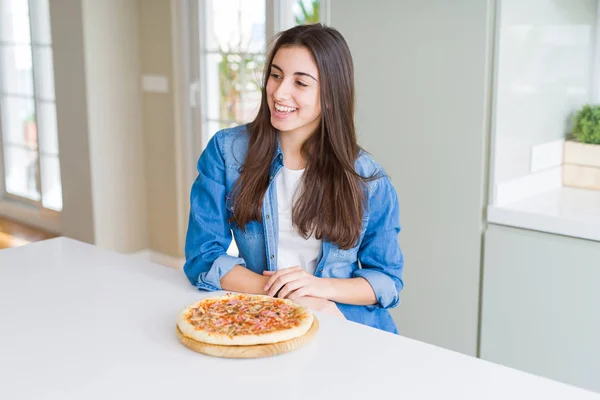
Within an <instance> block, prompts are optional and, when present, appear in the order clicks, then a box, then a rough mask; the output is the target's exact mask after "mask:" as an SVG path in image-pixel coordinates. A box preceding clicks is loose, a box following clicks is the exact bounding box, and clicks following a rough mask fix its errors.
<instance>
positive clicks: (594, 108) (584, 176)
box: [563, 104, 600, 190]
mask: <svg viewBox="0 0 600 400" xmlns="http://www.w3.org/2000/svg"><path fill="white" fill-rule="evenodd" d="M573 122H574V127H573V137H572V138H570V139H569V140H567V141H566V142H565V147H564V152H563V185H564V186H568V187H575V188H582V189H591V190H600V105H591V104H587V105H585V106H584V107H583V108H581V109H580V110H579V111H578V112H577V113H576V114H575V115H574V117H573Z"/></svg>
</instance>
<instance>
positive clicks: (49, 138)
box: [0, 0, 62, 211]
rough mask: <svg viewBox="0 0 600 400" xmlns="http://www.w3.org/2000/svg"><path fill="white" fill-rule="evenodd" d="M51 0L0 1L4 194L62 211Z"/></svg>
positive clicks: (0, 150) (0, 152) (0, 129)
mask: <svg viewBox="0 0 600 400" xmlns="http://www.w3.org/2000/svg"><path fill="white" fill-rule="evenodd" d="M48 2H49V0H29V1H27V0H0V120H1V123H0V143H1V144H2V146H0V161H1V162H0V172H2V175H3V182H2V184H1V185H0V188H1V189H2V191H1V192H0V197H3V198H4V197H8V198H11V199H14V200H20V201H25V202H29V203H33V204H35V205H37V206H38V207H41V208H45V209H52V210H56V211H60V210H61V209H62V188H61V181H60V167H59V158H58V155H59V154H58V136H57V125H56V102H55V98H54V72H53V62H52V39H51V34H50V12H49V4H48Z"/></svg>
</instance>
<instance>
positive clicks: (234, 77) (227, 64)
mask: <svg viewBox="0 0 600 400" xmlns="http://www.w3.org/2000/svg"><path fill="white" fill-rule="evenodd" d="M323 3H324V1H323V0H320V1H319V0H206V1H201V2H200V7H199V13H200V23H199V27H198V28H199V29H198V30H199V37H200V53H199V59H200V60H199V61H200V68H199V72H200V80H199V82H197V85H196V86H195V87H194V88H193V90H196V91H197V93H199V94H200V97H201V99H200V104H201V105H202V107H200V112H201V114H202V117H201V118H200V120H201V121H202V122H201V125H202V132H203V133H204V135H203V136H204V140H202V142H203V146H204V145H205V144H206V143H207V141H208V139H210V137H211V136H212V135H213V134H214V133H215V132H217V131H218V130H219V129H222V128H226V127H229V126H235V125H240V124H243V123H247V122H250V121H251V120H253V119H254V117H255V116H256V113H257V111H258V107H259V105H260V100H261V92H260V88H261V84H262V82H261V81H262V72H263V67H264V62H265V53H266V50H267V45H268V43H269V41H270V39H271V38H272V37H273V34H274V32H278V31H281V30H284V29H287V28H289V27H291V26H294V25H296V24H304V23H315V22H319V21H324V18H323V13H322V12H321V6H322V5H323ZM192 106H193V105H192Z"/></svg>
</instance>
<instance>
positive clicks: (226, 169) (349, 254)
mask: <svg viewBox="0 0 600 400" xmlns="http://www.w3.org/2000/svg"><path fill="white" fill-rule="evenodd" d="M248 144H249V132H248V130H247V127H246V126H245V125H242V126H238V127H234V128H229V129H224V130H221V131H219V132H217V133H216V134H215V135H214V136H213V137H212V139H211V140H210V141H209V143H208V145H207V147H206V149H205V150H204V151H203V153H202V155H201V156H200V159H199V160H198V165H197V167H198V173H199V175H198V177H197V178H196V180H195V182H194V184H193V185H192V189H191V196H190V197H191V199H190V200H191V202H190V216H189V225H188V231H187V236H186V244H185V255H186V262H185V265H184V267H183V269H184V271H185V274H186V276H187V278H188V279H189V281H190V282H191V283H192V285H194V286H196V287H197V288H198V289H201V290H207V291H216V290H222V288H221V284H220V281H221V278H222V277H223V276H224V275H225V274H227V273H228V272H229V271H231V270H232V268H233V267H234V266H235V265H242V266H244V267H246V268H248V269H250V270H252V271H254V272H256V273H257V274H262V272H263V271H265V270H268V271H276V270H277V241H278V236H279V235H278V226H279V224H278V215H277V190H276V188H275V176H276V175H277V173H278V172H279V170H280V168H281V167H282V166H283V153H282V151H281V147H280V146H279V145H278V146H277V152H276V154H274V156H273V158H272V160H271V168H270V177H269V179H270V184H269V187H268V189H267V191H266V193H265V197H264V200H263V206H262V222H259V221H251V222H249V223H248V224H247V225H246V230H245V232H244V231H242V230H241V229H240V228H239V227H238V226H237V225H236V224H235V223H230V222H229V220H230V218H231V217H232V215H233V206H232V203H233V201H232V198H231V191H232V188H233V186H234V184H235V182H236V181H237V179H238V178H239V176H240V171H241V167H242V165H243V163H244V161H245V159H246V154H247V152H248ZM355 168H356V171H357V172H358V173H359V174H361V175H362V176H365V177H367V176H371V175H372V174H373V173H374V172H375V173H379V172H381V173H382V177H381V178H378V179H376V180H373V181H370V182H368V183H367V186H366V187H367V192H368V209H366V210H365V212H364V216H363V221H362V230H361V235H360V240H359V243H358V244H357V245H356V246H355V247H353V248H351V249H348V250H343V249H340V248H339V247H338V246H337V245H336V244H335V243H331V242H328V241H326V240H325V239H324V240H323V241H322V245H321V251H320V254H319V257H318V260H317V268H316V271H315V276H317V277H323V278H357V277H361V278H364V279H366V280H367V281H368V282H369V284H370V285H371V287H372V288H373V291H374V293H375V296H376V299H377V303H376V304H374V305H369V306H357V305H349V304H342V303H336V305H337V306H338V308H339V310H340V311H341V312H342V313H343V314H344V316H345V317H346V319H348V320H350V321H354V322H358V323H361V324H365V325H369V326H372V327H374V328H379V329H382V330H385V331H389V332H393V333H398V330H397V328H396V324H395V323H394V321H393V319H392V318H391V316H390V314H389V311H388V309H389V308H392V307H395V306H397V305H398V304H399V302H400V298H399V292H400V291H401V290H402V287H403V281H402V272H403V268H404V259H403V255H402V252H401V250H400V247H399V245H398V234H399V232H400V216H399V212H400V210H399V204H398V197H397V195H396V191H395V189H394V187H393V186H392V183H391V182H390V180H389V178H388V177H387V176H386V175H385V174H384V171H383V169H382V168H381V166H379V165H378V164H377V163H375V161H373V159H372V158H371V157H370V156H369V155H368V154H367V153H366V152H364V151H361V153H360V155H359V157H358V158H357V160H356V163H355ZM232 232H233V236H234V237H235V241H236V244H237V247H238V250H239V255H238V257H234V256H231V255H228V254H227V249H228V248H229V245H230V244H231V240H232Z"/></svg>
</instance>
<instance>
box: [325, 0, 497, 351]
mask: <svg viewBox="0 0 600 400" xmlns="http://www.w3.org/2000/svg"><path fill="white" fill-rule="evenodd" d="M331 3H332V4H331V24H332V26H333V27H335V28H337V29H339V30H340V31H341V33H342V34H343V35H344V36H345V38H346V39H347V41H348V42H349V45H350V48H351V51H352V54H353V57H354V62H355V67H356V71H355V77H356V87H357V116H356V120H357V126H358V129H359V140H360V142H361V144H362V145H363V146H364V147H365V148H366V149H367V150H368V151H370V152H371V153H372V154H373V155H374V157H375V159H377V160H378V161H380V162H381V163H382V164H383V166H384V167H385V168H386V170H387V172H388V173H389V174H390V175H391V178H392V182H393V183H394V185H395V187H396V189H397V191H398V195H399V199H400V206H401V222H402V227H403V232H402V233H401V234H400V243H401V246H402V249H403V251H404V254H405V257H406V265H405V284H406V286H405V289H404V290H403V291H402V294H401V299H402V303H401V304H400V306H399V307H398V309H395V310H393V316H394V318H395V320H396V321H397V323H398V325H399V329H400V331H401V334H403V335H405V336H409V337H412V338H416V339H418V340H422V341H425V342H429V343H433V344H436V345H440V346H443V347H446V348H450V349H454V350H457V351H460V352H463V353H466V354H471V355H474V354H476V349H477V332H478V307H479V285H480V257H481V235H482V230H483V207H484V204H485V201H484V200H485V199H484V198H485V192H486V189H485V176H486V145H487V142H486V141H487V132H488V127H487V124H488V122H487V121H488V115H487V110H488V104H489V103H488V99H489V90H488V89H489V87H490V79H489V78H490V77H489V74H488V71H490V69H491V66H490V65H489V60H490V57H489V55H490V50H491V49H490V44H491V35H492V33H493V32H492V27H493V24H492V19H491V17H492V16H493V11H494V6H493V3H494V2H493V1H467V0H462V1H458V0H457V1H452V2H449V1H446V0H402V1H398V0H388V1H383V0H381V1H376V2H365V1H363V0H332V1H331Z"/></svg>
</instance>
